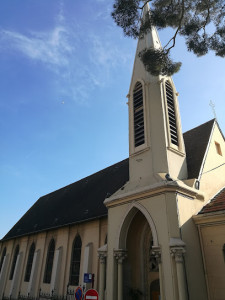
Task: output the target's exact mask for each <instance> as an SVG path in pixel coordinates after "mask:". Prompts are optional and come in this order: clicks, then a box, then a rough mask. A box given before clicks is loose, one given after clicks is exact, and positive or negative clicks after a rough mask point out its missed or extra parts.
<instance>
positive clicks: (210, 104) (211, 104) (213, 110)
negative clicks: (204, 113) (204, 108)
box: [209, 100, 217, 119]
mask: <svg viewBox="0 0 225 300" xmlns="http://www.w3.org/2000/svg"><path fill="white" fill-rule="evenodd" d="M209 106H211V108H212V112H213V115H214V118H215V119H217V118H216V110H215V106H216V105H215V104H214V103H213V102H212V100H210V101H209Z"/></svg>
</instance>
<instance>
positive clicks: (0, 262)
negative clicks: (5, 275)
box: [0, 247, 6, 273]
mask: <svg viewBox="0 0 225 300" xmlns="http://www.w3.org/2000/svg"><path fill="white" fill-rule="evenodd" d="M5 256H6V247H5V248H4V249H3V251H2V257H1V261H0V273H1V270H2V266H3V261H4V258H5Z"/></svg>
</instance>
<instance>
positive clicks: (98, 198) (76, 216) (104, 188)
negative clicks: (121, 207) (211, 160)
mask: <svg viewBox="0 0 225 300" xmlns="http://www.w3.org/2000/svg"><path fill="white" fill-rule="evenodd" d="M213 124H214V120H211V121H209V122H207V123H205V124H202V125H200V126H198V127H196V128H194V129H192V130H189V131H187V132H186V133H184V142H185V148H186V153H187V166H188V175H189V178H194V177H197V176H198V174H199V171H200V168H201V164H202V160H203V157H204V154H205V151H206V148H207V144H208V141H209V137H210V133H211V130H212V127H213ZM128 180H129V159H125V160H123V161H121V162H119V163H117V164H115V165H112V166H110V167H108V168H106V169H104V170H101V171H99V172H97V173H95V174H93V175H90V176H88V177H86V178H83V179H81V180H80V181H77V182H75V183H72V184H70V185H68V186H66V187H63V188H61V189H59V190H57V191H54V192H52V193H50V194H47V195H45V196H43V197H41V198H39V199H38V201H37V202H36V203H35V204H34V205H33V206H32V207H31V208H30V209H29V210H28V211H27V212H26V213H25V215H24V216H23V217H22V218H21V219H20V220H19V221H18V222H17V223H16V224H15V225H14V227H13V228H12V229H11V230H10V231H9V232H8V233H7V234H6V235H5V236H4V238H3V239H2V240H7V239H11V238H15V237H18V236H23V235H27V234H32V233H35V232H40V231H44V230H48V229H54V228H58V227H62V226H66V225H69V224H75V223H78V222H84V221H87V220H90V219H95V218H100V217H103V216H107V209H106V207H105V205H104V204H103V201H104V200H105V198H107V196H109V195H112V194H113V193H115V192H116V191H117V190H119V189H120V188H121V187H122V186H123V185H124V184H125V183H126V182H127V181H128Z"/></svg>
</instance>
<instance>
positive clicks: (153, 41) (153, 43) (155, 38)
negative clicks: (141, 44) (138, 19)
mask: <svg viewBox="0 0 225 300" xmlns="http://www.w3.org/2000/svg"><path fill="white" fill-rule="evenodd" d="M150 13H151V11H150V7H149V4H148V3H146V4H145V6H144V9H143V15H142V18H143V20H144V19H145V16H146V14H150ZM144 39H145V40H146V48H155V49H159V48H162V45H161V42H160V39H159V35H158V32H157V30H156V28H155V27H154V26H152V28H151V30H149V31H148V32H147V34H145V37H144Z"/></svg>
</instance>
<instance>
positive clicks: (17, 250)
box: [9, 245, 20, 280]
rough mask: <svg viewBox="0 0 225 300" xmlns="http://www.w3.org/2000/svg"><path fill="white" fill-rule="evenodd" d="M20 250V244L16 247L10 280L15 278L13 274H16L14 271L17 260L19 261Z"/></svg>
mask: <svg viewBox="0 0 225 300" xmlns="http://www.w3.org/2000/svg"><path fill="white" fill-rule="evenodd" d="M19 251H20V247H19V245H17V246H16V249H15V251H14V256H13V262H12V267H11V271H10V276H9V280H12V279H13V275H14V271H15V267H16V261H17V257H18V255H19Z"/></svg>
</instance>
